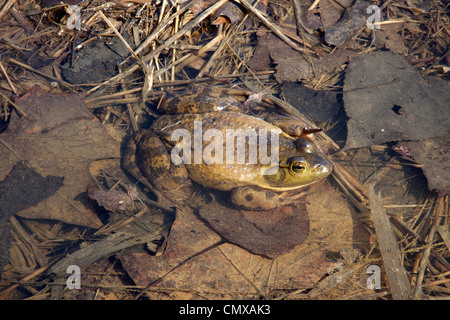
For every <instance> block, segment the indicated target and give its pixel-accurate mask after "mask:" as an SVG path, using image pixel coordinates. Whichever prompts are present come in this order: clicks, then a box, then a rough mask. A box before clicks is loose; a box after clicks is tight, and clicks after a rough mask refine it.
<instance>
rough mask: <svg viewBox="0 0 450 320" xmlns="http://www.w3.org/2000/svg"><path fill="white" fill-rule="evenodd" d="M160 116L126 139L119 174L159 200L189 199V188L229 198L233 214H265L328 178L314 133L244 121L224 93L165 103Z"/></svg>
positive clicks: (262, 120)
mask: <svg viewBox="0 0 450 320" xmlns="http://www.w3.org/2000/svg"><path fill="white" fill-rule="evenodd" d="M159 111H160V112H162V113H164V114H163V115H162V116H160V117H159V118H158V119H157V120H155V121H154V122H153V124H152V125H151V126H150V128H149V129H145V130H141V131H139V132H137V133H136V134H135V135H134V136H133V137H132V138H131V139H130V142H129V144H128V146H127V149H126V152H125V156H124V167H125V169H127V171H129V172H131V173H132V174H133V175H134V176H136V177H137V178H138V179H140V180H143V181H145V179H144V178H146V179H148V181H149V182H150V185H151V186H150V187H151V188H152V190H153V191H156V193H157V195H158V198H159V197H160V196H161V197H165V196H167V195H169V194H172V195H173V194H175V195H176V194H178V195H180V198H183V197H184V198H186V197H189V194H187V193H186V192H187V190H189V188H190V187H191V186H192V184H193V183H192V181H193V182H195V183H197V184H199V185H202V186H205V187H209V188H213V189H216V190H221V191H224V192H228V193H229V195H230V197H229V199H230V200H231V203H232V204H234V205H235V206H237V207H239V208H242V209H247V210H271V209H274V208H276V207H278V206H281V205H286V204H289V203H292V202H295V201H296V200H297V199H298V197H299V196H300V195H301V193H297V194H296V195H288V194H287V192H289V191H291V190H297V189H301V188H304V187H305V186H308V185H310V184H312V183H314V182H317V181H320V180H322V179H324V178H325V177H327V176H328V175H329V174H330V173H331V171H332V163H331V161H330V160H329V159H328V157H327V156H326V155H325V154H324V153H323V152H322V151H321V150H320V148H319V147H318V146H317V144H316V142H315V140H314V138H313V137H312V135H313V132H315V131H316V130H315V129H311V128H310V127H308V126H306V125H305V124H304V123H302V122H300V121H299V120H296V119H293V118H289V117H285V116H280V115H270V114H267V115H264V116H253V115H250V114H245V113H243V112H242V109H241V105H240V103H239V101H238V100H237V99H235V98H234V97H233V96H230V95H228V94H226V92H224V91H214V90H210V89H204V90H198V91H196V92H192V93H188V94H185V95H181V96H177V97H170V98H167V99H164V101H163V103H162V104H161V105H160V106H159ZM176 197H177V196H175V198H176ZM173 199H174V198H173V197H172V200H173ZM180 200H181V199H180Z"/></svg>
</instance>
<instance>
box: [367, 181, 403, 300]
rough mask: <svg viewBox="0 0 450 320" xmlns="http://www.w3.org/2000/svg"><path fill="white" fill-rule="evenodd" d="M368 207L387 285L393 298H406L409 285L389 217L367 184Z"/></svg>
mask: <svg viewBox="0 0 450 320" xmlns="http://www.w3.org/2000/svg"><path fill="white" fill-rule="evenodd" d="M368 189H369V200H370V209H371V211H372V218H373V222H374V225H375V230H376V233H377V238H378V244H379V245H380V251H381V256H382V257H383V264H384V268H385V270H386V275H387V278H388V282H389V286H390V288H391V293H392V297H393V299H394V300H408V299H409V295H410V294H411V286H410V284H409V281H408V276H407V275H406V270H405V268H404V267H403V261H402V260H401V257H402V255H401V253H400V250H399V248H398V245H397V240H396V238H395V235H394V232H393V230H392V226H391V223H390V222H389V218H388V216H387V215H386V212H385V211H384V209H383V199H382V198H381V195H380V193H378V194H377V193H375V189H374V186H373V185H370V186H369V188H368Z"/></svg>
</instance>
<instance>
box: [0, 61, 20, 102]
mask: <svg viewBox="0 0 450 320" xmlns="http://www.w3.org/2000/svg"><path fill="white" fill-rule="evenodd" d="M0 69H2V72H3V74H4V75H5V78H6V81H8V84H9V86H10V87H11V90H12V91H13V92H14V94H15V95H16V96H18V95H19V94H18V93H17V90H16V88H15V87H14V85H13V83H12V81H11V79H10V78H9V76H8V73H7V72H6V69H5V67H4V66H3V63H2V59H1V56H0Z"/></svg>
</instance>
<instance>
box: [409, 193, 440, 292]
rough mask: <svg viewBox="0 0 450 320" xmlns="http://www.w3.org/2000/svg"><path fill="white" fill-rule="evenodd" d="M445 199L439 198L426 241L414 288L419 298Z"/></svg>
mask: <svg viewBox="0 0 450 320" xmlns="http://www.w3.org/2000/svg"><path fill="white" fill-rule="evenodd" d="M443 200H444V198H443V197H439V198H438V201H437V202H436V206H435V208H434V220H433V224H432V225H431V227H430V230H429V232H428V235H427V238H426V240H425V244H426V246H427V248H426V249H425V250H424V251H423V255H422V258H421V260H420V263H419V270H418V272H417V280H416V286H415V288H414V296H415V297H417V296H419V295H420V294H421V293H422V282H423V279H424V276H425V270H426V268H427V264H428V259H429V257H430V252H431V244H432V243H433V240H434V234H435V232H436V228H437V226H438V225H439V221H440V219H441V214H442V208H443Z"/></svg>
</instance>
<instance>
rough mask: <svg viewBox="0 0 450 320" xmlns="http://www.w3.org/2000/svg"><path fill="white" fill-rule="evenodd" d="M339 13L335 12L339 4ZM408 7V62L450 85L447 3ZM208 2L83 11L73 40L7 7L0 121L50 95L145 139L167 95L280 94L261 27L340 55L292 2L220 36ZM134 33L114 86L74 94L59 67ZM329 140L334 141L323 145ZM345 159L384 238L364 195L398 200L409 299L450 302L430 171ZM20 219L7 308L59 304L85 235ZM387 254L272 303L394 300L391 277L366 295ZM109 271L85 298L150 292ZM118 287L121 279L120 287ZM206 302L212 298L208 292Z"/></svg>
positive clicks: (330, 81) (49, 19)
mask: <svg viewBox="0 0 450 320" xmlns="http://www.w3.org/2000/svg"><path fill="white" fill-rule="evenodd" d="M188 2H189V1H188ZM225 2H227V0H221V1H217V2H215V3H216V6H219V5H220V4H221V3H225ZM261 2H264V1H261ZM294 2H295V3H296V2H297V1H294ZM331 2H332V3H333V4H334V5H336V3H337V2H338V1H331ZM409 2H410V1H406V0H405V1H402V0H398V1H396V0H394V1H382V3H384V6H382V9H383V10H384V12H385V14H386V16H387V20H389V21H392V22H394V23H401V24H402V26H403V27H402V28H400V32H399V34H400V36H401V38H402V39H403V41H404V44H405V46H406V48H407V52H406V53H405V56H406V57H407V59H409V61H410V62H411V64H412V65H413V66H414V67H415V68H417V69H418V70H421V72H422V73H423V74H426V75H431V76H434V77H439V78H446V79H448V63H449V62H448V61H449V59H450V58H449V54H448V51H447V50H448V48H447V46H448V43H450V41H449V40H450V39H449V38H450V35H449V30H450V29H449V21H448V8H447V7H445V4H444V2H443V1H442V2H441V1H429V3H430V5H431V8H430V9H429V10H428V11H427V12H426V11H424V10H422V9H419V8H414V7H412V6H411V5H410V4H409ZM113 3H115V4H114V5H112V4H113ZM201 3H202V1H192V2H189V4H188V5H176V6H172V5H171V1H166V0H163V1H160V2H159V3H158V4H156V5H153V4H152V5H149V4H146V1H138V0H135V1H130V2H119V1H117V2H108V3H107V4H103V2H102V1H92V2H89V4H85V3H81V4H80V6H81V7H82V12H83V23H82V29H81V30H69V29H68V28H67V20H68V18H69V15H68V14H67V13H66V8H67V6H65V5H59V6H53V7H48V8H46V7H43V6H40V5H39V3H38V2H37V1H34V0H27V1H26V0H24V1H14V0H7V1H5V2H3V4H2V7H1V9H0V52H1V55H0V74H1V77H0V100H1V101H2V104H1V110H0V117H1V119H2V120H3V121H8V119H9V117H10V114H11V112H17V113H19V114H20V115H22V116H25V114H24V112H23V111H22V110H20V108H19V107H18V106H16V105H15V104H14V98H15V97H20V96H22V95H23V94H25V93H26V92H27V91H28V90H30V89H31V88H32V87H33V86H34V85H35V84H39V85H40V86H41V87H42V88H43V89H44V90H47V91H52V92H85V93H86V103H87V105H88V107H89V108H90V109H91V110H92V111H93V113H94V114H95V115H96V116H98V118H99V119H100V120H101V121H102V122H103V123H104V124H105V125H108V126H110V127H111V128H112V130H113V132H114V133H115V134H116V135H117V136H118V137H123V136H125V135H127V134H129V133H131V132H132V131H133V130H137V129H138V128H139V126H140V125H141V124H142V123H143V122H145V121H147V119H148V117H151V116H154V115H156V114H157V113H156V106H157V104H158V102H159V100H160V99H161V97H162V96H163V95H166V94H171V93H177V92H182V91H183V90H185V89H186V88H190V87H192V86H215V87H227V88H238V89H239V88H241V89H245V90H246V91H252V90H253V91H260V90H266V91H267V92H269V93H271V94H273V95H277V94H278V93H279V90H280V88H279V84H278V83H277V82H276V81H275V79H274V73H275V72H276V70H274V69H268V70H265V71H261V72H255V71H253V70H251V69H250V68H249V67H248V63H249V61H250V58H251V57H252V55H253V53H254V49H255V45H256V42H255V39H256V38H255V35H256V34H257V33H258V32H259V30H260V28H262V27H260V25H259V23H256V22H261V23H262V25H264V26H265V28H267V29H268V30H270V31H271V32H273V33H274V34H276V35H277V36H278V37H280V38H281V39H282V40H283V41H284V42H285V43H287V44H288V45H289V46H290V47H291V48H293V49H294V50H296V51H298V52H302V53H304V54H305V55H310V56H321V57H323V56H326V55H327V54H329V52H330V48H329V47H328V46H327V45H326V44H324V43H323V42H322V39H321V38H320V34H318V33H312V34H309V33H308V32H306V31H305V30H302V29H299V30H297V27H296V26H295V25H294V24H292V20H290V18H291V17H294V14H295V12H294V6H292V3H291V1H287V0H284V1H276V2H275V1H274V2H273V3H272V2H271V3H270V6H269V10H268V12H267V14H261V13H260V12H259V11H255V10H254V9H253V8H252V7H251V6H249V5H248V3H247V1H241V3H242V4H243V6H244V7H246V8H247V9H248V10H249V11H252V12H253V14H251V15H250V16H247V15H245V16H243V17H242V19H241V20H240V21H238V22H235V23H233V24H229V23H225V24H220V25H218V26H212V25H211V21H210V20H211V19H210V14H211V12H213V11H214V8H215V7H210V8H209V9H207V10H206V11H200V12H199V13H198V14H194V13H192V11H190V10H189V9H194V5H196V4H201ZM255 15H256V17H255ZM294 21H295V20H294ZM399 21H401V22H399ZM267 29H265V30H267ZM124 33H128V34H129V35H130V39H131V42H130V46H128V50H129V54H128V58H126V59H124V61H121V63H120V64H119V65H118V70H117V73H116V75H114V76H112V77H110V78H109V79H107V80H106V81H103V82H100V83H84V84H71V83H69V82H68V81H67V80H64V79H63V78H62V76H61V74H62V72H61V65H62V64H63V63H64V62H65V61H68V60H69V61H70V60H71V59H72V62H73V63H76V61H73V59H74V58H75V56H76V55H75V52H76V51H77V50H79V48H82V47H84V46H87V45H89V43H91V42H93V41H95V40H96V39H99V38H103V39H105V38H112V37H120V39H121V41H123V42H124V43H127V40H125V39H123V38H122V36H121V35H123V34H124ZM374 40H375V39H374V33H373V32H372V31H371V30H369V29H367V28H366V29H362V30H361V31H360V32H359V34H358V35H357V42H358V44H359V48H357V50H358V51H360V52H367V51H370V50H375V49H374ZM128 41H130V40H128ZM127 44H128V43H127ZM446 63H447V65H446ZM345 66H346V65H345V64H344V65H341V66H339V67H338V68H336V69H334V70H332V71H329V72H326V73H323V74H316V76H315V77H314V78H312V79H309V80H306V81H305V82H304V84H306V85H307V86H309V87H313V88H315V89H319V90H333V91H338V92H339V91H341V90H342V86H343V77H344V74H345ZM269 97H270V96H269ZM271 101H272V103H273V104H274V106H276V107H280V108H281V110H283V111H284V112H285V113H290V114H292V115H294V116H299V114H298V112H297V111H296V110H295V109H293V108H292V107H291V106H289V105H288V104H287V103H285V102H283V101H281V100H277V99H276V98H274V97H271ZM332 125H333V124H332ZM334 125H335V124H334ZM320 138H321V139H325V140H329V139H330V138H328V137H327V136H325V135H322V136H321V137H320ZM331 143H333V148H332V149H334V152H336V151H338V146H337V144H336V143H335V142H333V141H331ZM335 160H336V163H337V167H336V170H335V173H334V176H335V180H336V181H337V185H338V186H339V187H340V188H342V190H343V192H344V193H345V194H346V196H347V197H348V199H349V201H351V202H352V203H353V205H354V206H355V207H357V208H358V210H359V212H360V218H361V219H363V220H364V221H365V222H366V224H367V228H368V230H370V232H371V233H372V235H373V236H374V237H375V236H376V230H374V229H373V225H372V223H371V219H370V209H369V206H368V204H369V197H368V193H367V189H366V187H367V185H368V184H369V182H370V183H376V182H378V183H379V185H389V187H392V190H394V189H395V190H396V193H393V196H392V198H389V199H387V198H385V199H384V204H385V209H386V210H387V211H388V214H389V216H390V220H391V222H392V226H393V227H394V228H393V230H394V232H395V234H396V236H397V239H398V241H399V247H400V250H401V255H402V256H401V260H402V261H403V265H404V267H405V269H406V271H407V275H408V278H409V280H410V285H411V297H412V298H424V299H435V298H442V299H448V298H449V297H450V295H449V293H450V265H449V262H448V260H449V259H450V239H449V237H450V234H449V232H450V229H449V221H448V220H449V204H448V196H437V195H436V194H434V193H431V192H428V191H427V190H426V189H425V188H423V184H422V185H420V186H418V185H415V186H413V185H414V183H416V182H417V181H419V182H417V183H420V179H418V178H417V177H416V175H418V174H420V172H419V170H415V169H414V168H411V171H408V173H406V174H405V175H406V177H403V178H401V177H402V176H403V172H404V171H403V169H404V168H405V167H404V166H403V165H405V163H401V162H399V161H398V160H397V159H396V158H395V157H392V156H389V154H388V153H387V152H386V150H385V148H384V146H380V147H379V148H378V149H376V147H372V148H367V149H364V150H355V151H350V152H347V153H346V154H344V153H339V154H337V155H336V156H335ZM408 170H409V169H408ZM414 170H415V171H414ZM386 177H391V180H389V179H387V180H386ZM395 179H397V180H395ZM403 179H405V180H403ZM422 182H423V181H422ZM394 187H395V188H394ZM390 190H391V189H390ZM402 192H403V194H401V193H402ZM405 195H406V196H405ZM13 220H14V221H13V222H12V224H11V225H12V233H13V244H12V247H11V260H10V263H9V265H8V266H7V267H6V268H5V272H4V275H3V282H0V298H1V299H25V298H26V299H49V298H50V297H51V292H52V286H54V284H50V283H49V282H48V281H49V279H48V278H47V277H46V276H44V274H45V271H46V270H47V269H48V267H49V265H50V264H52V263H53V262H55V261H56V260H58V259H59V258H61V257H63V256H65V255H66V254H67V248H68V247H69V246H70V245H73V244H75V243H80V242H83V239H84V236H85V234H86V232H87V231H86V229H84V228H79V227H76V226H67V225H63V224H62V223H58V222H54V221H51V222H43V221H32V220H26V219H21V218H19V217H17V218H13ZM379 252H380V251H379V247H378V246H377V243H376V241H373V248H372V250H370V251H369V252H367V253H366V254H365V256H364V257H363V258H361V259H360V260H359V261H358V262H357V263H355V264H354V265H353V266H352V267H351V268H350V269H349V270H350V271H349V272H348V273H347V274H346V275H345V279H344V281H343V282H340V283H332V282H330V283H328V284H323V285H322V287H319V288H318V289H317V290H316V291H312V294H311V293H310V294H308V293H306V292H302V291H300V292H296V291H294V292H285V291H277V290H273V292H271V297H276V298H284V299H303V298H305V299H311V298H322V299H336V298H337V299H377V298H378V299H390V298H391V297H392V292H391V291H390V288H389V287H388V286H387V279H386V278H383V279H382V280H383V287H382V288H381V290H378V291H377V292H373V291H368V290H367V288H366V287H365V279H366V278H367V277H366V275H365V273H364V271H365V269H366V268H367V266H369V265H371V264H378V265H380V264H381V263H382V258H381V256H380V253H379ZM99 268H104V269H105V271H104V272H103V273H102V274H101V275H100V276H99V277H100V283H101V285H98V286H96V287H95V286H94V287H95V289H97V291H96V295H94V296H89V297H84V298H95V297H97V298H106V299H116V298H118V299H129V298H132V297H133V296H134V295H135V292H136V291H139V290H140V289H142V288H138V287H135V286H133V285H131V284H130V283H129V282H127V280H126V275H125V274H123V272H122V273H120V271H119V273H117V272H115V271H114V269H115V268H116V266H113V264H111V263H110V262H106V265H105V264H103V265H101V266H100V267H98V268H97V269H96V270H98V269H99ZM383 274H385V273H383ZM110 277H112V278H114V279H115V280H110ZM18 288H20V290H18ZM153 290H164V288H153ZM313 290H314V289H313ZM99 292H101V294H100V293H99ZM112 292H114V294H113V293H112ZM203 295H204V297H206V298H207V297H208V293H207V292H206V293H204V294H203ZM75 298H79V297H75Z"/></svg>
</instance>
